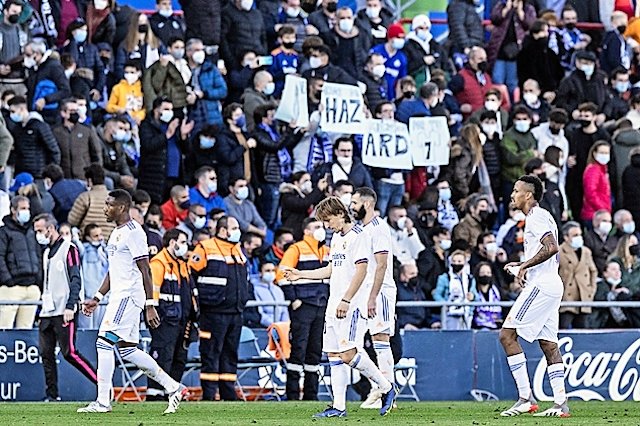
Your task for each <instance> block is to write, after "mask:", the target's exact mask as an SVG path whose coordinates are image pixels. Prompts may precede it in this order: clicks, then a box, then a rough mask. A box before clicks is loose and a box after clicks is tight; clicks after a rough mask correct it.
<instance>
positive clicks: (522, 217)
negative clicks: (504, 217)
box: [513, 212, 527, 222]
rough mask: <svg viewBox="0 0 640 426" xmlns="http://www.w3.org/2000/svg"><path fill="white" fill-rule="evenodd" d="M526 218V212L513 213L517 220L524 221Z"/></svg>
mask: <svg viewBox="0 0 640 426" xmlns="http://www.w3.org/2000/svg"><path fill="white" fill-rule="evenodd" d="M526 218H527V216H525V215H524V213H522V212H517V213H516V214H514V215H513V220H515V221H516V222H522V221H523V220H525V219H526Z"/></svg>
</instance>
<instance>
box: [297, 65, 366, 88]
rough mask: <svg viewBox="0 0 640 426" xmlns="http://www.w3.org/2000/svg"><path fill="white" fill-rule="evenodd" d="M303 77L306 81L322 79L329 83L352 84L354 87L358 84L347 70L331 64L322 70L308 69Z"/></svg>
mask: <svg viewBox="0 0 640 426" xmlns="http://www.w3.org/2000/svg"><path fill="white" fill-rule="evenodd" d="M302 76H303V77H304V78H306V79H309V78H311V77H316V78H321V79H323V80H324V81H327V82H329V83H340V84H351V85H353V86H355V85H356V84H358V81H357V80H356V79H355V78H353V77H351V76H350V75H349V74H348V73H347V72H346V71H345V70H343V69H342V68H340V67H339V66H337V65H333V64H331V63H328V64H327V65H326V66H324V67H322V68H316V69H308V70H306V71H305V72H303V73H302Z"/></svg>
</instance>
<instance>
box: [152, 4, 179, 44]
mask: <svg viewBox="0 0 640 426" xmlns="http://www.w3.org/2000/svg"><path fill="white" fill-rule="evenodd" d="M149 26H150V27H151V31H153V33H154V34H155V35H156V37H158V38H159V39H160V41H161V42H162V44H164V45H165V46H169V40H171V39H172V38H174V37H178V38H181V39H184V32H185V25H184V21H183V20H182V18H181V17H180V16H178V15H176V14H174V13H173V9H172V7H171V0H156V12H155V13H154V14H152V15H151V16H149Z"/></svg>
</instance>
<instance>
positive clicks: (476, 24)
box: [447, 0, 484, 52]
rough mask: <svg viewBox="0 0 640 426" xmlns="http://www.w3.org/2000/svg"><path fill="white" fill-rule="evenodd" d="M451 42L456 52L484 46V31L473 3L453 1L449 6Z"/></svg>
mask: <svg viewBox="0 0 640 426" xmlns="http://www.w3.org/2000/svg"><path fill="white" fill-rule="evenodd" d="M447 17H448V21H449V40H451V44H452V45H451V47H452V49H453V51H454V52H462V51H463V50H464V49H465V48H466V47H472V46H483V45H484V29H483V28H482V21H481V20H480V16H478V13H477V12H476V7H475V5H474V4H473V2H470V1H468V0H452V1H451V3H449V6H447Z"/></svg>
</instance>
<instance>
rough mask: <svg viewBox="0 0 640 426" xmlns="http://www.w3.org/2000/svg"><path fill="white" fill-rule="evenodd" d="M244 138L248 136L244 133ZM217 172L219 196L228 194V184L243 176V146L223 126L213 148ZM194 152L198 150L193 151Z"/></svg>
mask: <svg viewBox="0 0 640 426" xmlns="http://www.w3.org/2000/svg"><path fill="white" fill-rule="evenodd" d="M245 138H249V136H248V135H246V134H245ZM213 150H215V151H214V154H215V158H216V161H217V162H218V164H217V166H216V171H217V172H218V193H219V194H220V196H221V197H225V196H227V195H228V194H229V184H230V182H231V181H232V180H233V179H235V178H239V177H242V176H244V159H243V156H244V151H245V149H244V147H243V146H242V145H240V143H239V142H238V139H237V138H236V136H235V135H234V134H233V133H232V132H231V131H230V130H229V129H228V128H227V127H226V126H225V127H224V129H223V130H222V131H221V132H220V133H218V136H217V137H216V145H215V146H214V148H213ZM195 152H196V153H197V152H198V150H196V151H195Z"/></svg>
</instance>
